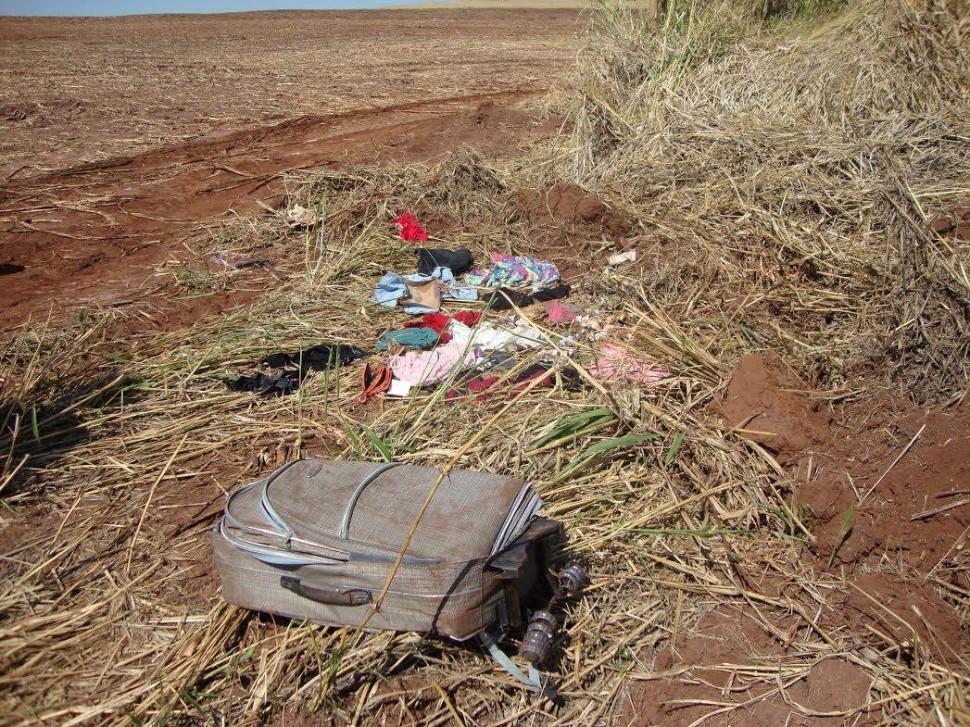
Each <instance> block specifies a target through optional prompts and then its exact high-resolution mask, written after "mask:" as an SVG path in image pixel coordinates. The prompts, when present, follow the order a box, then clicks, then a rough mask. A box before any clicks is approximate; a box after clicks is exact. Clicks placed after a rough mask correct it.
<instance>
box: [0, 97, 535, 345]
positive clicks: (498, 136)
mask: <svg viewBox="0 0 970 727" xmlns="http://www.w3.org/2000/svg"><path fill="white" fill-rule="evenodd" d="M541 92H542V91H541V90H540V89H523V90H520V91H514V92H502V93H484V94H471V95H462V96H451V97H444V98H433V99H422V100H416V101H414V102H410V103H405V104H397V105H394V106H388V107H383V108H366V109H359V110H355V111H351V112H346V113H340V114H332V115H326V116H303V117H299V118H296V119H292V120H289V121H285V122H282V123H280V124H276V125H273V126H267V127H259V128H256V129H249V130H245V131H240V132H235V133H232V134H228V135H225V136H219V137H214V138H201V139H198V140H195V141H192V142H188V143H183V144H179V145H174V146H169V147H163V148H161V149H157V150H153V151H150V152H146V153H143V154H138V155H135V156H131V157H121V158H114V159H109V160H106V161H102V162H97V163H94V164H85V165H81V166H77V167H74V168H70V169H66V170H62V171H57V172H52V173H49V174H46V175H43V176H40V177H31V178H29V179H26V180H15V179H14V180H8V181H7V182H6V183H4V184H3V185H0V263H3V264H6V265H12V266H16V267H20V266H23V269H22V270H20V271H18V272H14V273H11V274H5V275H3V276H2V277H0V280H2V286H0V329H2V330H10V329H11V328H13V327H16V326H19V325H21V324H23V323H24V322H25V321H27V320H29V319H31V318H36V317H38V316H39V315H43V316H46V315H47V314H48V312H49V311H51V310H53V311H54V312H55V315H56V314H57V313H59V312H62V311H64V310H66V309H69V308H71V307H74V306H78V305H86V306H103V305H112V304H120V303H122V302H125V303H127V302H132V301H133V300H137V299H138V298H139V293H140V291H143V282H144V281H145V280H146V279H147V278H148V277H149V276H150V275H151V273H152V271H153V270H154V268H155V266H156V265H157V264H158V263H159V262H160V261H162V260H164V259H166V258H172V257H176V258H181V257H184V256H185V254H186V251H185V249H184V248H183V247H182V246H181V245H180V243H181V241H182V240H184V239H185V238H186V236H187V235H189V234H190V233H191V232H193V231H195V230H197V229H198V227H199V225H200V224H204V223H207V222H211V221H213V220H215V219H217V218H218V217H220V216H221V215H224V214H226V213H228V212H230V211H231V212H232V213H234V214H238V215H249V214H255V213H259V212H261V211H263V208H262V205H266V204H269V205H271V206H275V205H278V204H279V202H280V199H281V193H282V191H283V187H282V185H283V175H285V174H287V173H291V172H295V171H298V170H304V169H308V168H314V167H325V168H334V167H342V166H346V165H350V164H361V163H368V162H377V161H385V160H397V161H410V162H426V161H433V160H435V159H436V158H440V157H441V156H443V155H445V154H447V153H449V152H450V151H451V150H453V149H455V148H457V147H458V146H460V145H470V146H473V147H476V148H478V149H480V150H481V151H483V152H486V153H491V154H501V153H502V152H503V151H506V150H508V149H510V148H513V147H514V146H516V145H517V144H519V143H521V142H523V141H525V140H528V139H530V138H535V137H536V136H538V135H539V134H541V133H542V132H541V130H540V128H539V124H538V122H537V121H535V120H534V119H533V118H531V117H530V116H529V115H528V114H526V113H525V112H523V111H521V110H518V109H515V108H513V107H512V106H511V104H512V103H513V102H515V101H519V100H522V99H524V98H527V97H529V96H535V95H537V94H539V93H541ZM8 269H10V268H8ZM14 269H16V268H14Z"/></svg>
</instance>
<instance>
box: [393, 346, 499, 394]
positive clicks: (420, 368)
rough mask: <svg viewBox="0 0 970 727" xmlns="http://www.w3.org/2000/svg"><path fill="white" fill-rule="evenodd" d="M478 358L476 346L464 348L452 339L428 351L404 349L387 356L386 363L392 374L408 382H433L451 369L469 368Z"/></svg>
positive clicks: (423, 383)
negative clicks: (396, 353)
mask: <svg viewBox="0 0 970 727" xmlns="http://www.w3.org/2000/svg"><path fill="white" fill-rule="evenodd" d="M481 359H482V354H481V352H480V351H479V350H478V349H475V348H471V349H466V347H465V346H463V345H462V344H460V343H459V342H458V341H456V340H452V341H450V342H449V343H446V344H444V345H441V346H438V347H437V348H434V349H432V350H431V351H408V352H407V353H403V354H401V355H400V356H391V359H390V361H389V362H388V366H390V367H391V371H392V372H393V373H394V378H395V379H397V380H400V381H404V382H405V383H407V384H410V385H411V386H427V385H429V384H437V383H438V382H440V381H442V380H443V379H445V378H447V377H448V376H449V375H450V374H451V373H452V372H453V371H456V370H459V369H462V368H471V367H472V366H475V365H476V364H477V363H478V362H479V361H481Z"/></svg>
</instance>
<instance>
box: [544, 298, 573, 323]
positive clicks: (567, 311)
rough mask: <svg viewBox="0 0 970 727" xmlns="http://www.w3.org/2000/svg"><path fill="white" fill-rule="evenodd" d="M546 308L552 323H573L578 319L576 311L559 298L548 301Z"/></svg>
mask: <svg viewBox="0 0 970 727" xmlns="http://www.w3.org/2000/svg"><path fill="white" fill-rule="evenodd" d="M545 309H546V318H547V319H548V320H549V322H550V323H572V322H573V321H574V320H576V311H574V310H573V309H572V308H570V307H569V306H568V305H566V304H565V303H560V302H559V301H558V300H549V301H546V305H545Z"/></svg>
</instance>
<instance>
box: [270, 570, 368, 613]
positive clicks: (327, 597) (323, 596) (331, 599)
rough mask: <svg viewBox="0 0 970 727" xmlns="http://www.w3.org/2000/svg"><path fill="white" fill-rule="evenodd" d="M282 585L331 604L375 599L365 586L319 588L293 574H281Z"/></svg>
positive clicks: (345, 604) (314, 599) (366, 602)
mask: <svg viewBox="0 0 970 727" xmlns="http://www.w3.org/2000/svg"><path fill="white" fill-rule="evenodd" d="M280 586H282V587H283V588H285V589H286V590H288V591H292V592H293V593H295V594H296V595H298V596H303V598H308V599H310V600H311V601H316V602H317V603H326V604H328V605H330V606H363V605H365V604H368V603H370V602H371V601H372V600H373V599H372V597H371V593H370V591H368V590H365V589H363V588H348V589H347V590H338V589H335V588H317V587H315V586H307V585H304V584H303V583H302V582H301V581H300V579H299V578H294V577H293V576H281V577H280Z"/></svg>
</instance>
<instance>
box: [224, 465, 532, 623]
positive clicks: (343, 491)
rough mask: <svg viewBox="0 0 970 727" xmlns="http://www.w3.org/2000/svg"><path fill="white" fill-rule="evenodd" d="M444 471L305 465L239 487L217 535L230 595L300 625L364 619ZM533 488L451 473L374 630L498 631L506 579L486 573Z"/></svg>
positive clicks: (239, 602)
mask: <svg viewBox="0 0 970 727" xmlns="http://www.w3.org/2000/svg"><path fill="white" fill-rule="evenodd" d="M438 475H439V471H438V470H437V469H435V468H430V467H415V466H409V465H396V464H383V465H382V464H375V463H370V462H341V461H331V460H300V461H297V462H293V463H289V464H287V465H284V466H283V467H281V468H280V469H278V470H277V471H276V472H274V473H273V474H271V475H270V476H269V477H267V478H265V479H263V480H259V481H257V482H255V483H253V484H251V485H247V486H244V487H242V488H240V489H239V490H237V491H235V492H234V493H232V495H230V497H229V500H228V501H227V504H226V509H225V514H224V517H223V518H222V520H221V522H220V523H219V524H218V525H217V526H216V528H215V531H214V533H213V547H214V551H215V557H216V564H217V567H218V570H219V572H220V575H221V578H222V588H223V595H224V597H225V598H226V600H228V601H230V602H231V603H235V604H236V605H239V606H243V607H245V608H250V609H254V610H259V611H266V612H269V613H274V614H278V615H281V616H286V617H291V618H297V619H308V620H311V621H314V622H318V623H325V624H346V625H357V624H359V623H361V622H362V621H363V620H364V619H365V618H366V617H367V616H368V615H369V614H370V612H371V611H372V610H373V609H372V607H371V606H370V605H369V604H370V603H371V602H372V600H373V599H376V598H377V597H378V595H379V594H380V592H381V591H382V590H383V588H384V585H385V583H386V582H387V577H388V576H389V574H390V572H391V570H392V568H393V564H394V561H395V560H396V558H397V555H398V552H399V550H400V547H401V545H402V544H403V542H404V539H405V537H406V535H407V533H408V531H409V530H410V528H411V525H412V524H413V522H414V519H415V517H416V516H417V513H418V512H419V510H420V508H421V505H422V504H423V503H424V500H425V498H426V497H427V494H428V492H429V490H430V488H431V487H432V485H433V483H434V482H435V480H436V478H437V477H438ZM524 491H525V489H524V485H523V483H522V482H521V481H520V480H517V479H514V478H509V477H502V476H496V475H490V474H485V473H480V472H469V471H461V470H455V471H452V472H451V473H449V474H448V475H447V476H446V478H445V480H444V481H443V482H442V484H441V486H440V487H439V489H438V491H437V493H436V494H435V497H434V498H433V500H432V502H431V505H430V506H429V508H428V510H427V512H426V513H425V515H424V517H423V518H422V520H421V522H420V523H419V525H418V527H417V529H416V530H415V533H414V536H413V538H412V541H411V544H410V546H409V547H408V550H407V552H406V553H405V557H404V560H403V561H402V563H401V566H400V568H399V570H398V572H397V574H396V575H395V577H394V580H393V582H392V584H391V588H390V590H389V591H388V593H387V595H386V596H385V599H384V601H383V603H382V605H381V609H380V611H378V612H376V613H374V614H373V616H372V617H371V618H370V620H369V621H368V623H367V627H368V628H372V629H394V630H402V631H422V632H432V633H440V634H443V635H447V636H450V637H453V638H457V639H465V638H468V637H470V636H473V635H474V634H476V633H478V632H479V631H481V630H482V629H484V628H486V627H488V626H489V625H491V624H492V623H494V622H495V621H496V618H497V614H498V613H499V611H501V609H502V608H504V604H505V600H506V596H507V593H506V588H507V581H503V580H502V578H501V577H500V574H498V573H496V572H495V571H494V570H492V569H489V568H488V567H487V565H488V562H489V561H490V560H491V559H492V558H493V557H494V554H493V553H492V549H493V546H494V544H495V542H496V537H497V536H498V534H499V532H500V531H501V528H502V525H503V523H504V522H505V520H506V518H507V517H508V515H509V513H510V511H512V510H513V509H514V507H515V506H516V504H517V503H518V502H519V500H520V499H521V498H522V497H523V493H524Z"/></svg>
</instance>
